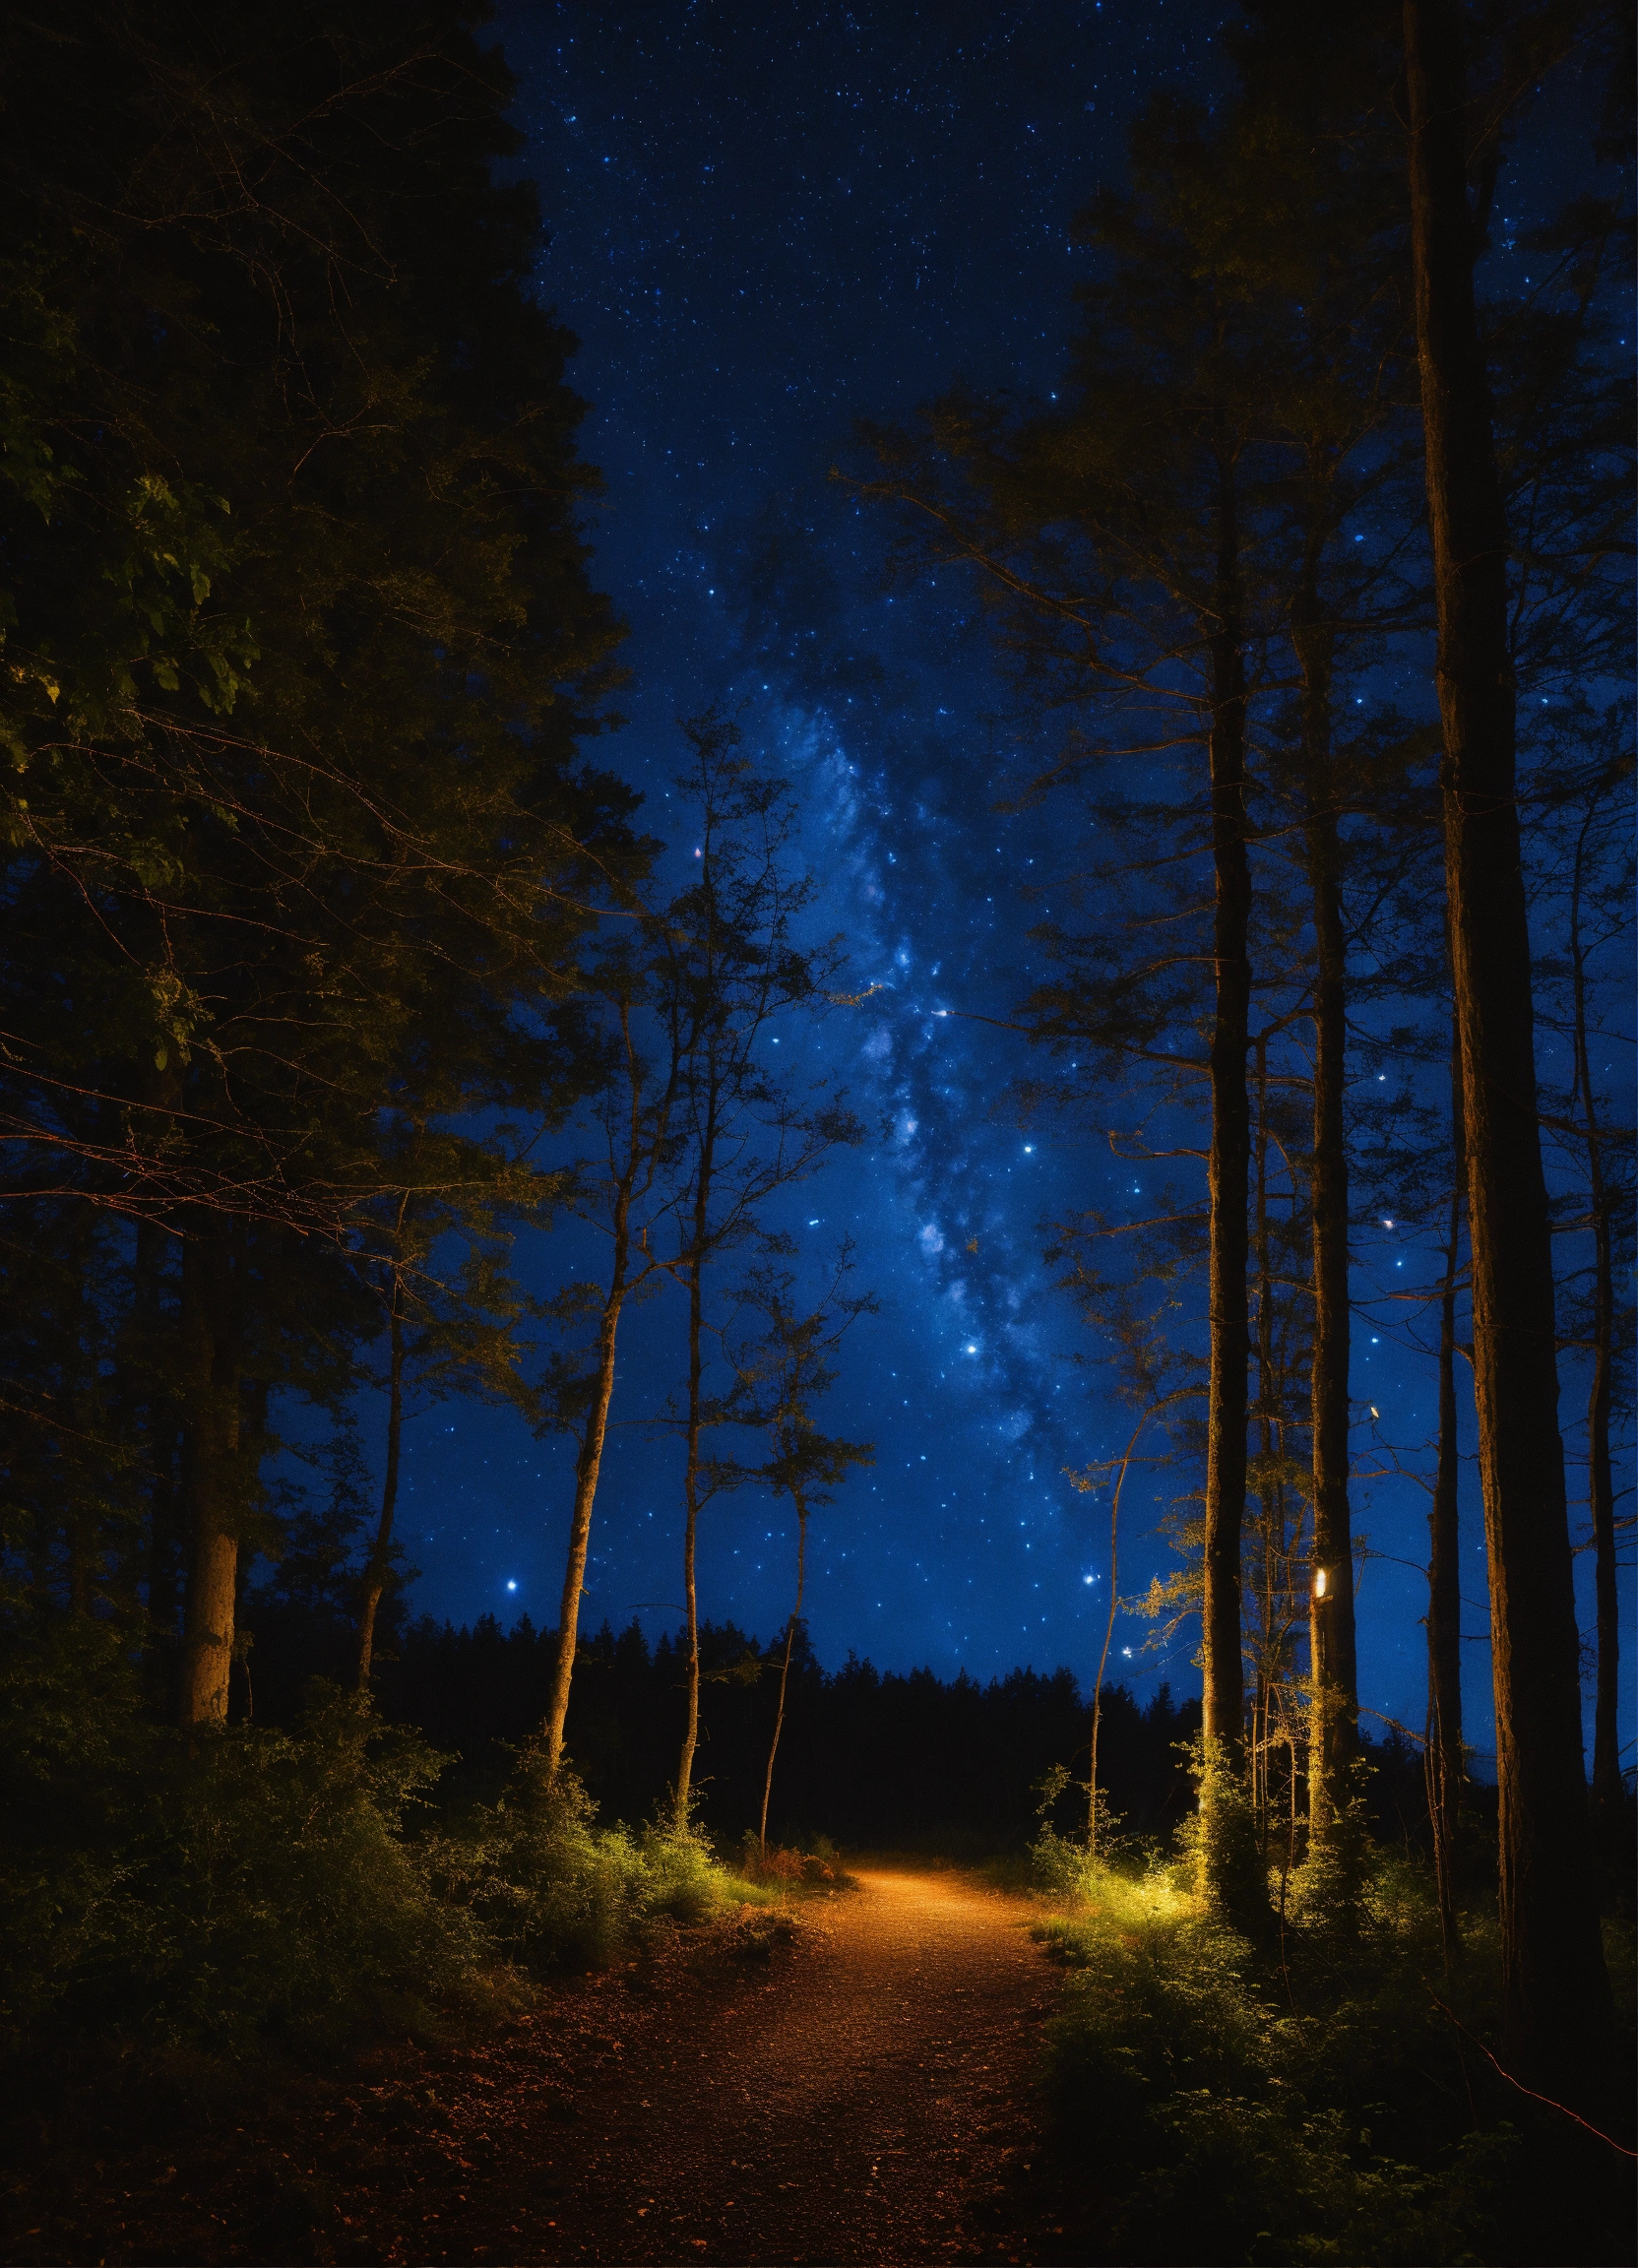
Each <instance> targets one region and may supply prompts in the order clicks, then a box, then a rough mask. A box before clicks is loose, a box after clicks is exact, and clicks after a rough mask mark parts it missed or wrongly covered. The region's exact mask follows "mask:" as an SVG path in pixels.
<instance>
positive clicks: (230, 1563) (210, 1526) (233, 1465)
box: [178, 1222, 244, 1728]
mask: <svg viewBox="0 0 1638 2268" xmlns="http://www.w3.org/2000/svg"><path fill="white" fill-rule="evenodd" d="M243 1237H244V1229H243V1226H242V1224H239V1223H234V1224H231V1225H230V1226H229V1228H228V1229H226V1230H225V1231H224V1230H223V1229H222V1228H221V1225H220V1224H219V1223H216V1222H206V1223H203V1224H201V1225H199V1226H198V1227H197V1228H196V1229H195V1232H194V1233H193V1235H192V1236H190V1238H189V1240H188V1242H187V1243H186V1245H185V1246H184V1247H183V1253H182V1313H181V1328H180V1337H181V1343H182V1364H183V1374H184V1377H185V1379H186V1381H187V1387H186V1391H187V1402H186V1407H185V1411H184V1418H183V1452H182V1469H183V1490H184V1505H185V1513H186V1520H187V1532H188V1549H189V1565H188V1589H187V1605H186V1609H185V1615H184V1622H183V1656H182V1677H181V1691H180V1694H179V1696H178V1714H179V1716H180V1719H181V1723H182V1725H183V1727H184V1728H192V1727H195V1726H200V1725H225V1724H226V1722H227V1686H228V1677H229V1674H230V1671H231V1669H232V1662H233V1619H234V1616H233V1600H234V1586H235V1581H236V1578H237V1573H238V1556H239V1544H238V1532H237V1531H238V1522H237V1518H236V1514H237V1512H238V1510H239V1506H238V1504H237V1502H236V1498H237V1496H238V1494H239V1492H240V1491H239V1488H238V1485H237V1482H238V1466H239V1368H240V1344H239V1339H240V1335H239V1328H238V1313H237V1309H238V1300H239V1292H240V1287H239V1285H238V1283H237V1281H236V1278H237V1272H238V1271H237V1261H238V1258H239V1254H238V1253H237V1252H236V1251H234V1250H231V1249H230V1248H229V1247H230V1245H240V1246H242V1243H243Z"/></svg>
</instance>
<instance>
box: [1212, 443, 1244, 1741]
mask: <svg viewBox="0 0 1638 2268" xmlns="http://www.w3.org/2000/svg"><path fill="white" fill-rule="evenodd" d="M1217 517H1218V527H1217V538H1218V554H1217V608H1216V610H1217V625H1216V629H1215V632H1214V635H1213V638H1212V725H1211V740H1210V759H1211V778H1212V855H1213V862H1214V867H1215V872H1216V908H1215V915H1214V925H1213V926H1214V945H1215V972H1216V984H1215V989H1216V1013H1215V1017H1214V1021H1213V1028H1212V1042H1211V1083H1212V1133H1211V1150H1210V1155H1209V1160H1208V1168H1207V1172H1208V1181H1209V1189H1210V1196H1209V1205H1210V1229H1209V1234H1210V1254H1209V1261H1208V1272H1209V1279H1210V1283H1209V1300H1210V1307H1211V1373H1210V1380H1209V1385H1208V1390H1207V1391H1208V1402H1207V1418H1206V1538H1205V1567H1204V1577H1205V1597H1204V1604H1203V1615H1202V1619H1203V1624H1204V1641H1205V1643H1204V1653H1205V1665H1204V1668H1205V1679H1204V1682H1205V1695H1204V1700H1205V1723H1204V1730H1205V1735H1206V1740H1207V1743H1208V1746H1209V1747H1211V1746H1214V1745H1217V1746H1220V1747H1221V1751H1222V1753H1223V1756H1224V1757H1225V1759H1226V1761H1227V1762H1228V1764H1229V1768H1230V1769H1237V1768H1238V1765H1239V1763H1240V1760H1241V1758H1242V1756H1243V1753H1244V1746H1245V1677H1244V1669H1243V1664H1242V1659H1241V1640H1240V1539H1241V1535H1242V1533H1243V1530H1244V1525H1245V1465H1246V1456H1245V1427H1246V1399H1247V1397H1246V1367H1247V1362H1248V1359H1249V1353H1250V1350H1249V1343H1248V1341H1249V1334H1248V1330H1247V1318H1246V1264H1247V1244H1248V1232H1247V1220H1246V1207H1247V1198H1248V1194H1249V1187H1248V1184H1249V1176H1250V1164H1251V1118H1250V1103H1249V1100H1248V1097H1247V1093H1246V1062H1245V1057H1246V1047H1247V1044H1248V1040H1249V1021H1250V1008H1251V964H1250V961H1249V959H1248V958H1247V949H1248V935H1249V929H1250V919H1251V872H1250V864H1249V861H1248V859H1247V856H1246V847H1245V821H1246V811H1245V793H1246V781H1245V654H1244V648H1243V638H1244V631H1243V625H1242V621H1241V595H1240V570H1239V525H1238V512H1237V499H1236V496H1235V492H1234V476H1233V470H1232V467H1231V465H1230V464H1229V463H1228V461H1227V458H1225V460H1224V462H1223V463H1222V467H1221V472H1220V477H1219V486H1218V500H1217Z"/></svg>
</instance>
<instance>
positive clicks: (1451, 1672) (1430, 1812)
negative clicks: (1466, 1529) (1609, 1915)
mask: <svg viewBox="0 0 1638 2268" xmlns="http://www.w3.org/2000/svg"><path fill="white" fill-rule="evenodd" d="M1453 1037H1454V1036H1453ZM1450 1160H1451V1189H1450V1223H1449V1228H1448V1230H1447V1233H1446V1237H1445V1281H1444V1293H1443V1297H1442V1299H1441V1302H1440V1308H1439V1464H1438V1471H1437V1473H1436V1474H1435V1476H1434V1481H1433V1509H1432V1511H1431V1512H1430V1513H1429V1514H1428V1518H1427V1526H1428V1544H1429V1550H1428V1561H1427V1739H1426V1745H1425V1747H1424V1749H1423V1763H1424V1766H1425V1770H1426V1776H1427V1817H1428V1824H1429V1826H1430V1827H1431V1828H1432V1830H1433V1867H1434V1873H1435V1876H1436V1878H1437V1882H1438V1890H1439V1936H1440V1940H1441V1943H1442V1945H1443V1948H1444V1960H1445V1968H1446V1970H1447V1971H1448V1970H1451V1969H1454V1968H1455V1966H1456V1963H1457V1961H1458V1960H1459V1959H1460V1957H1461V1952H1462V1937H1461V1930H1460V1927H1459V1924H1458V1922H1457V1916H1456V1833H1457V1827H1458V1824H1459V1822H1460V1819H1461V1815H1462V1781H1463V1777H1464V1773H1465V1766H1464V1763H1463V1758H1462V1550H1461V1525H1460V1519H1459V1510H1460V1491H1459V1486H1458V1483H1459V1479H1460V1475H1461V1458H1460V1455H1459V1453H1458V1445H1457V1425H1456V1279H1457V1271H1458V1267H1459V1263H1460V1259H1461V1243H1462V1190H1463V1184H1464V1182H1465V1180H1466V1177H1467V1167H1466V1145H1465V1143H1464V1140H1463V1133H1462V1066H1461V1059H1460V1056H1459V1055H1458V1053H1457V1052H1456V1049H1455V1047H1454V1046H1453V1047H1452V1050H1451V1064H1450Z"/></svg>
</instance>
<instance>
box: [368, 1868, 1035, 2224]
mask: <svg viewBox="0 0 1638 2268" xmlns="http://www.w3.org/2000/svg"><path fill="white" fill-rule="evenodd" d="M860 1878H861V1879H862V1881H863V1883H864V1888H863V1890H862V1892H860V1893H859V1894H857V1895H855V1896H838V1897H837V1898H836V1900H835V1901H834V1903H831V1902H826V1903H825V1904H824V1905H823V1906H822V1907H820V1908H819V1909H818V1911H817V1912H814V1911H813V1910H812V1909H810V1910H809V1913H810V1915H811V1920H810V1922H809V1923H808V1926H807V1927H806V1928H805V1929H804V1931H803V1936H802V1941H801V1942H800V1943H799V1944H798V1945H797V1946H796V1947H795V1948H794V1950H793V1951H791V1952H788V1953H783V1954H779V1955H776V1956H775V1959H774V1961H773V1963H772V1964H770V1965H768V1966H763V1967H760V1968H759V1970H758V1971H757V1972H754V1973H751V1974H747V1975H746V1976H745V1977H744V1981H743V1984H742V1985H737V1986H735V1987H730V1988H729V1989H728V1990H727V1991H726V1992H725V1991H724V1989H723V1986H722V1981H721V1978H720V1977H719V1978H716V1979H713V1980H709V1981H705V1983H704V1985H702V1987H701V1988H697V1989H696V1990H694V1991H692V1992H687V1993H685V1994H684V1995H683V1996H682V1997H681V1998H680V1999H679V1998H678V1996H677V1995H676V1994H675V1993H674V1992H673V1991H671V1990H667V1991H666V1992H665V1993H664V1995H663V1998H662V1999H661V2000H659V2001H658V2003H657V2004H656V2005H655V2006H654V2008H653V2010H652V2013H651V2012H648V2011H644V2012H642V2013H641V2014H640V2016H639V2020H638V2022H637V2023H636V2024H635V2025H634V2026H633V2027H632V2028H631V2030H630V2031H628V2032H627V2033H626V2036H625V2038H624V2039H623V2040H620V2042H619V2047H618V2049H617V2050H616V2048H615V2045H614V2041H615V2039H618V2038H619V2033H618V2031H616V2030H615V2028H614V2027H613V2026H611V2027H610V2031H611V2032H612V2033H613V2034H614V2037H613V2038H608V2037H606V2036H605V2037H604V2038H603V2041H602V2057H601V2061H600V2065H599V2068H598V2069H597V2070H596V2072H595V2073H593V2072H591V2071H588V2073H587V2075H586V2076H587V2080H588V2082H589V2083H588V2084H587V2085H586V2086H585V2088H584V2090H583V2092H582V2094H581V2096H580V2108H581V2110H582V2118H581V2121H580V2122H579V2123H577V2124H576V2125H575V2126H572V2127H569V2128H567V2129H565V2127H563V2126H562V2125H557V2126H555V2127H553V2126H552V2125H551V2124H550V2123H549V2122H548V2121H549V2117H550V2113H549V2112H548V2113H547V2114H546V2118H544V2119H542V2121H541V2122H540V2124H539V2125H534V2122H533V2121H531V2124H532V2125H534V2133H533V2134H532V2135H531V2137H530V2139H531V2140H534V2139H535V2138H536V2136H538V2137H540V2138H541V2139H540V2142H539V2144H538V2145H537V2146H538V2147H540V2151H541V2158H542V2159H543V2160H544V2161H545V2163H544V2164H543V2165H541V2166H540V2169H539V2171H540V2174H541V2175H542V2176H543V2178H540V2179H538V2180H536V2181H531V2180H530V2179H529V2177H528V2176H527V2175H525V2174H524V2173H523V2169H522V2168H521V2167H519V2166H517V2161H516V2158H515V2157H514V2158H513V2161H512V2163H513V2167H514V2169H515V2175H514V2177H515V2178H516V2180H517V2186H516V2188H515V2189H512V2190H511V2194H510V2195H509V2196H506V2197H504V2198H503V2197H497V2196H495V2195H494V2194H493V2193H491V2194H490V2196H489V2197H487V2198H485V2197H484V2196H483V2195H482V2191H481V2189H480V2188H476V2187H475V2186H474V2189H473V2190H470V2191H469V2199H470V2207H469V2210H468V2212H467V2213H466V2214H465V2215H463V2216H462V2220H461V2224H460V2228H459V2236H457V2233H456V2231H455V2230H454V2229H451V2230H450V2231H449V2236H450V2237H452V2238H454V2239H455V2242H454V2243H453V2244H452V2245H451V2248H450V2249H449V2251H448V2253H447V2255H442V2256H447V2257H449V2258H451V2259H472V2258H473V2257H474V2256H475V2257H477V2258H483V2257H488V2258H491V2259H495V2260H501V2259H512V2260H515V2261H520V2262H523V2261H539V2262H558V2261H578V2260H596V2261H602V2262H608V2263H618V2262H632V2263H650V2262H669V2261H689V2260H699V2261H710V2262H737V2263H755V2264H756V2268H783V2264H785V2263H797V2262H804V2263H806V2262H811V2263H821V2262H836V2263H844V2262H847V2263H851V2262H892V2261H930V2260H951V2259H958V2260H959V2259H964V2258H965V2259H975V2258H987V2259H1002V2258H1008V2257H1012V2258H1017V2257H1019V2256H1020V2248H1019V2245H1018V2244H1017V2242H1016V2241H1015V2240H1013V2239H1011V2238H1009V2236H1007V2235H1006V2233H1005V2231H1006V2226H1007V2224H1008V2223H1010V2222H1011V2221H1012V2219H1013V2217H1014V2216H1013V2213H1012V2210H1011V2208H1010V2200H1009V2192H1008V2189H1007V2185H1006V2182H1005V2180H1004V2176H1005V2174H1006V2173H1008V2172H1009V2171H1013V2172H1016V2171H1018V2170H1019V2169H1021V2167H1022V2165H1023V2164H1026V2163H1027V2162H1028V2161H1029V2158H1030V2148H1031V2143H1032V2140H1033V2134H1034V2127H1033V2118H1032V2111H1031V2102H1030V2093H1031V2080H1032V2073H1033V2069H1034V2064H1035V2058H1036V2055H1037V2052H1038V2049H1039V2045H1040V2019H1041V2017H1042V2016H1043V2015H1044V2014H1045V2013H1046V2012H1047V2010H1048V2008H1049V2007H1050V2005H1051V2002H1052V1999H1053V1996H1054V1990H1055V1985H1054V1979H1053V1975H1052V1972H1051V1971H1050V1970H1049V1969H1048V1968H1047V1966H1046V1964H1045V1962H1044V1961H1043V1959H1042V1957H1041V1955H1040V1952H1039V1951H1038V1950H1037V1949H1036V1947H1035V1946H1034V1945H1033V1944H1032V1943H1031V1942H1030V1940H1029V1938H1028V1936H1027V1934H1026V1932H1025V1929H1024V1926H1023V1922H1022V1917H1021V1909H1020V1907H1019V1906H1018V1904H1017V1903H1016V1902H1015V1901H1011V1900H1007V1899H1005V1898H1002V1897H999V1896H997V1895H995V1894H993V1893H989V1892H986V1891H984V1890H981V1889H977V1888H975V1887H974V1886H973V1885H972V1884H970V1883H967V1882H964V1881H962V1880H961V1879H960V1878H959V1877H954V1876H950V1875H941V1874H925V1873H909V1872H898V1871H893V1872H889V1871H887V1870H885V1869H871V1870H869V1871H864V1872H862V1873H861V1877H860ZM626 1997H627V1998H628V1999H629V1997H630V1996H629V1995H627V1996H626ZM598 1998H599V2004H600V2010H602V2011H607V2012H608V2013H612V2011H611V2010H609V2005H608V2002H609V1996H608V1995H607V1994H606V1993H599V1995H598ZM645 2018H646V2020H645ZM620 2029H624V2028H623V2027H621V2028H620ZM496 2077H497V2080H499V2077H500V2075H499V2074H498V2073H497V2074H496ZM500 2084H502V2085H504V2081H500ZM524 2141H525V2137H524V2135H523V2134H522V2133H519V2132H517V2131H516V2129H514V2132H513V2134H512V2136H511V2137H510V2151H509V2155H511V2153H512V2152H516V2151H517V2150H518V2146H519V2145H520V2144H523V2143H524ZM538 2163H539V2162H538V2161H537V2164H538ZM495 2172H496V2173H500V2169H499V2168H498V2167H497V2168H496V2169H495ZM506 2186H507V2187H508V2188H509V2189H511V2183H507V2184H506ZM485 2207H487V2208H488V2210H484V2208H485ZM497 2207H498V2208H500V2211H499V2212H497V2211H496V2208H497ZM502 2213H504V2220H502V2218H501V2215H502ZM479 2220H481V2221H483V2222H484V2223H485V2224H487V2226H485V2227H484V2228H483V2229H482V2230H481V2232H480V2230H479V2229H478V2228H477V2227H476V2226H475V2225H474V2224H476V2223H477V2222H478V2221H479ZM497 2223H498V2224H499V2225H498V2226H497ZM548 2224H555V2226H549V2225H548ZM426 2236H430V2232H429V2231H428V2232H426V2235H425V2236H423V2237H422V2243H423V2245H425V2248H424V2249H422V2250H420V2251H419V2253H418V2255H417V2254H416V2253H415V2252H413V2251H405V2250H401V2249H399V2248H398V2247H392V2248H391V2249H389V2248H387V2247H383V2250H384V2251H385V2252H386V2253H387V2256H388V2257H397V2258H401V2259H414V2258H416V2257H418V2258H419V2259H421V2260H436V2259H438V2258H439V2257H440V2256H441V2254H442V2247H439V2246H433V2245H431V2244H428V2243H426ZM480 2246H486V2250H485V2251H479V2250H478V2247H480Z"/></svg>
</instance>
